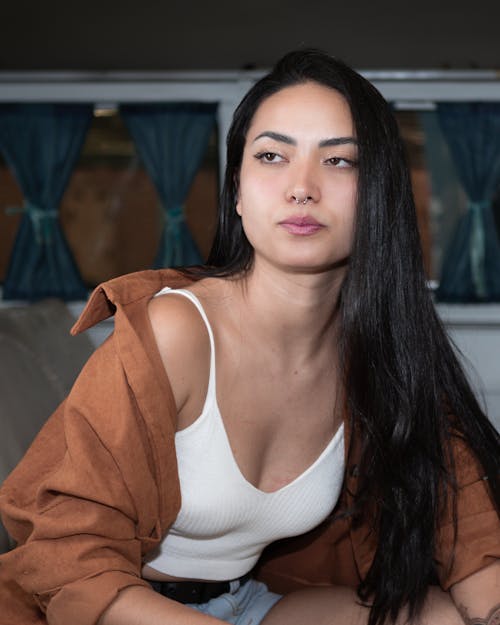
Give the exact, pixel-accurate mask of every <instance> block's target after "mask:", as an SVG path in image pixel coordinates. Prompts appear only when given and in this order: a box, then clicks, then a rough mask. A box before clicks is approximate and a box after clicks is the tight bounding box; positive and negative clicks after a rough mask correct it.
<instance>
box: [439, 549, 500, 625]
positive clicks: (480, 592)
mask: <svg viewBox="0 0 500 625" xmlns="http://www.w3.org/2000/svg"><path fill="white" fill-rule="evenodd" d="M450 592H451V596H452V597H453V600H454V602H455V605H456V606H457V608H458V609H459V611H460V614H461V615H462V617H463V619H464V621H465V623H466V625H500V560H497V561H496V562H495V563H494V564H490V565H489V566H487V567H486V568H484V569H482V570H480V571H478V572H477V573H474V574H473V575H469V577H466V578H465V579H464V580H463V581H461V582H458V583H457V584H454V585H453V586H452V588H451V590H450Z"/></svg>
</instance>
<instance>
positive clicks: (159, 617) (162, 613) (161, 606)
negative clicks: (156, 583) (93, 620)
mask: <svg viewBox="0 0 500 625" xmlns="http://www.w3.org/2000/svg"><path fill="white" fill-rule="evenodd" d="M223 622H224V621H220V620H219V619H217V618H214V617H213V616H209V615H207V614H202V613H201V612H198V611H197V610H193V608H190V607H188V606H186V605H183V604H182V603H178V602H177V601H173V600H172V599H167V598H166V597H163V596H162V595H160V594H159V593H157V592H155V591H154V590H150V589H149V588H144V587H142V586H130V587H129V588H125V589H124V590H122V591H121V592H120V593H119V595H118V596H117V598H116V599H115V600H114V601H113V603H111V605H110V606H109V607H108V609H107V610H106V611H105V612H104V613H103V615H102V616H101V618H100V619H99V622H98V624H97V625H167V624H168V623H175V625H221V624H222V623H223Z"/></svg>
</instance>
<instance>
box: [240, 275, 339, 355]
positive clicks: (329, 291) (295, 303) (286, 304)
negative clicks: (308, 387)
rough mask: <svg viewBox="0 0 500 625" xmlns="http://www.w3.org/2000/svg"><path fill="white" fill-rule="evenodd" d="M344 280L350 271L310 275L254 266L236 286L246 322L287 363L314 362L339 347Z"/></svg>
mask: <svg viewBox="0 0 500 625" xmlns="http://www.w3.org/2000/svg"><path fill="white" fill-rule="evenodd" d="M344 275H345V268H342V269H340V270H339V269H336V270H331V271H325V272H322V273H318V274H306V273H292V272H290V273H285V272H283V271H281V270H277V269H276V268H274V267H272V266H268V265H265V266H263V265H259V266H257V267H253V268H252V270H251V271H250V272H249V273H248V274H247V275H245V276H244V277H243V278H242V279H241V280H239V281H238V283H237V284H238V285H239V287H240V288H239V289H238V295H239V297H240V298H241V304H242V306H243V307H244V308H242V311H243V310H244V311H245V314H244V316H242V318H243V319H245V323H246V324H248V323H250V324H251V327H250V328H249V330H250V331H251V332H252V334H254V333H255V335H256V336H259V337H260V338H261V339H262V340H263V341H265V342H266V343H268V344H269V345H270V346H271V347H275V348H276V349H277V350H278V351H279V352H280V353H282V354H283V355H284V357H285V358H294V359H295V358H299V359H304V360H307V359H310V358H312V357H314V356H315V355H317V354H318V353H319V352H320V351H323V349H324V348H325V346H330V347H329V349H330V350H331V346H332V345H333V344H334V341H335V338H336V334H337V325H338V323H337V317H338V315H337V304H338V297H339V291H340V287H341V285H342V281H343V279H344ZM248 313H250V314H248Z"/></svg>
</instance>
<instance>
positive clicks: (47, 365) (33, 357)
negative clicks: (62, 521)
mask: <svg viewBox="0 0 500 625" xmlns="http://www.w3.org/2000/svg"><path fill="white" fill-rule="evenodd" d="M74 322H75V318H74V316H73V315H72V314H71V313H70V311H69V309H68V307H67V306H66V304H65V303H64V302H62V301H60V300H58V299H46V300H42V301H39V302H37V303H34V304H30V305H14V306H3V307H1V308H0V432H1V436H0V483H1V482H3V481H4V480H5V478H6V477H7V475H8V474H9V473H10V472H11V471H12V469H13V468H14V467H15V465H16V464H17V463H18V461H19V460H20V459H21V457H22V456H23V454H24V453H25V451H26V450H27V448H28V447H29V445H30V443H31V441H32V440H33V438H34V437H35V435H36V434H37V432H38V431H39V430H40V428H41V427H42V425H43V423H44V422H45V421H46V419H47V418H48V417H49V415H50V414H51V413H52V412H53V410H54V409H55V408H56V407H57V406H58V404H59V403H60V402H61V401H62V400H63V399H64V397H65V396H66V395H67V393H68V391H69V390H70V388H71V386H72V384H73V382H74V380H75V378H76V376H77V375H78V372H79V371H80V369H81V368H82V366H83V364H84V363H85V362H86V360H87V359H88V357H89V356H90V355H91V353H92V352H93V350H94V348H95V347H94V343H93V342H92V341H91V339H90V338H89V337H88V336H87V335H86V334H82V335H78V336H74V337H73V336H71V335H70V334H69V331H70V328H71V326H72V325H73V323H74ZM11 546H12V543H11V540H10V538H9V536H8V535H7V533H6V531H5V528H4V527H3V525H2V524H1V523H0V553H2V552H4V551H5V550H7V549H9V548H10V547H11Z"/></svg>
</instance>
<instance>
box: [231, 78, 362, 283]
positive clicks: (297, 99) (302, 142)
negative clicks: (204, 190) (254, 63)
mask: <svg viewBox="0 0 500 625" xmlns="http://www.w3.org/2000/svg"><path fill="white" fill-rule="evenodd" d="M357 158H358V156H357V142H356V136H355V129H354V124H353V121H352V117H351V112H350V110H349V106H348V104H347V102H346V101H345V99H344V97H343V96H342V95H341V94H340V93H339V92H337V91H335V90H334V89H330V88H328V87H325V86H323V85H320V84H318V83H314V82H308V83H305V84H300V85H294V86H292V87H286V88H284V89H282V90H281V91H279V92H277V93H275V94H274V95H272V96H270V97H268V98H267V99H266V100H264V101H263V102H262V104H261V105H260V106H259V108H258V109H257V111H256V113H255V115H254V117H253V119H252V122H251V125H250V128H249V130H248V133H247V137H246V143H245V147H244V151H243V159H242V164H241V170H240V178H239V188H238V197H237V204H236V210H237V211H238V214H239V215H240V216H241V218H242V224H243V228H244V230H245V234H246V236H247V238H248V240H249V241H250V244H251V245H252V247H253V248H254V251H255V257H254V266H255V267H256V266H257V265H258V264H259V263H271V264H272V265H274V266H278V267H280V268H282V269H286V270H287V271H291V272H294V273H318V272H324V271H328V270H333V269H337V268H339V267H343V266H345V265H346V263H347V261H348V258H349V254H350V251H351V247H352V240H353V230H354V218H355V211H356V189H357Z"/></svg>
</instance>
